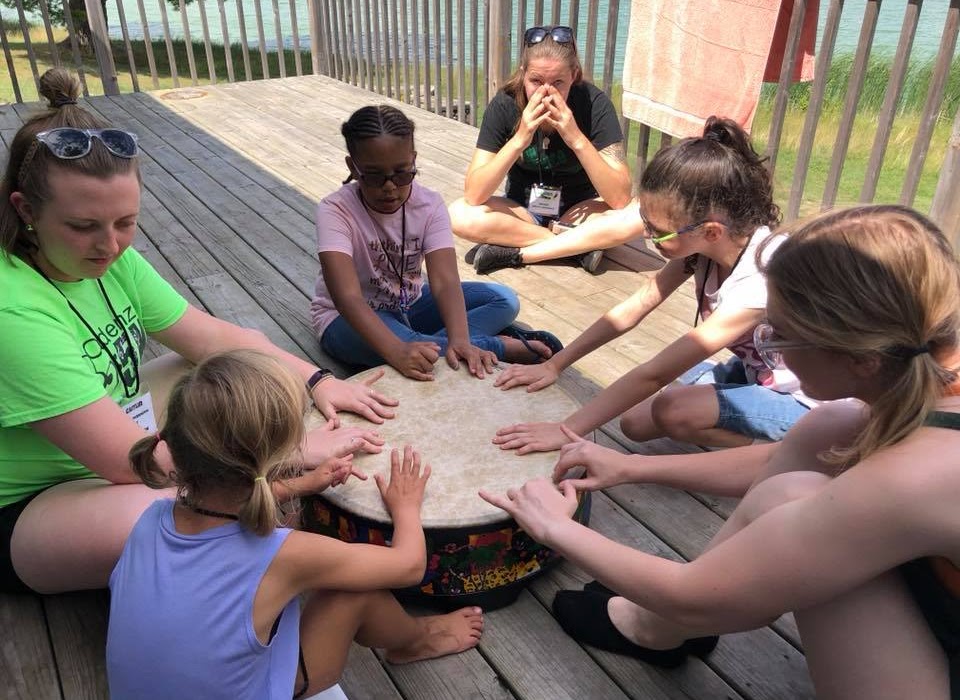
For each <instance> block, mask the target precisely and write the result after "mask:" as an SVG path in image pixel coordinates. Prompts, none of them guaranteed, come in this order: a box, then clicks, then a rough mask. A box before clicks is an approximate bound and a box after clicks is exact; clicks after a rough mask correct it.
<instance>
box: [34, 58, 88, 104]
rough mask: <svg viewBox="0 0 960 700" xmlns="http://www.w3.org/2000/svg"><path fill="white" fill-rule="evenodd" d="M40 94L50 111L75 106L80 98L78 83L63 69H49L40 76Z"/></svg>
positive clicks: (73, 76) (71, 74)
mask: <svg viewBox="0 0 960 700" xmlns="http://www.w3.org/2000/svg"><path fill="white" fill-rule="evenodd" d="M40 94H41V95H42V96H43V97H44V98H46V100H47V104H48V106H49V107H50V109H60V108H61V107H64V106H66V105H75V104H77V98H78V97H80V81H79V80H77V77H76V76H75V75H74V74H73V73H71V72H69V71H67V70H65V69H63V68H51V69H50V70H48V71H47V72H45V73H44V74H43V75H41V76H40Z"/></svg>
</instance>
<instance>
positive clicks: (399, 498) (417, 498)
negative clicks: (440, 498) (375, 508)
mask: <svg viewBox="0 0 960 700" xmlns="http://www.w3.org/2000/svg"><path fill="white" fill-rule="evenodd" d="M373 478H374V480H375V481H376V482H377V488H379V489H380V496H381V497H382V498H383V503H384V505H385V506H386V507H387V511H388V512H389V513H390V515H391V517H393V519H394V520H396V518H397V515H398V514H400V513H402V512H403V511H404V510H405V509H411V510H413V512H414V513H416V514H417V516H418V517H419V515H420V506H421V505H422V504H423V491H424V488H426V485H427V479H429V478H430V465H429V464H426V465H424V467H423V471H422V472H421V471H420V453H419V452H417V451H416V450H414V449H413V448H412V447H411V446H410V445H407V446H406V447H404V448H403V456H402V457H401V455H400V450H398V449H394V450H393V451H391V452H390V482H389V483H386V479H385V477H384V476H383V475H382V474H374V475H373Z"/></svg>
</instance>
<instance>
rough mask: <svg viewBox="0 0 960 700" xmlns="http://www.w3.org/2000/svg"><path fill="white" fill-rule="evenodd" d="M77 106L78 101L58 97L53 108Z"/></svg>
mask: <svg viewBox="0 0 960 700" xmlns="http://www.w3.org/2000/svg"><path fill="white" fill-rule="evenodd" d="M75 104H77V101H76V100H72V99H70V98H69V97H58V98H57V99H55V100H54V101H53V108H54V109H60V108H61V107H65V106H67V105H75Z"/></svg>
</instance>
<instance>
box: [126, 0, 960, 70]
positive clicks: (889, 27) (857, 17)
mask: <svg viewBox="0 0 960 700" xmlns="http://www.w3.org/2000/svg"><path fill="white" fill-rule="evenodd" d="M164 1H165V0H144V4H145V5H146V6H147V7H146V17H147V24H148V29H149V31H150V36H151V38H152V39H158V38H162V37H163V25H162V23H161V20H160V9H159V4H158V3H159V2H164ZM255 1H256V0H247V2H246V3H244V7H243V9H244V21H245V24H246V28H247V35H248V42H249V44H250V46H251V47H256V46H259V41H258V38H257V29H256V27H257V24H256V13H255V10H254V5H253V3H254V2H255ZM333 1H335V2H336V1H343V0H333ZM949 1H950V0H925V2H924V3H923V6H922V10H921V12H920V20H919V26H918V27H917V34H916V38H915V39H914V47H913V58H914V59H915V60H921V61H928V60H930V59H931V58H933V57H934V56H935V55H936V52H937V50H938V48H939V45H940V36H941V34H942V32H943V25H944V21H945V19H946V13H947V8H948V6H949ZM261 2H262V3H263V7H262V15H263V24H264V35H265V45H266V46H267V48H268V49H275V48H276V46H277V40H276V31H275V23H274V16H273V6H272V3H268V2H266V1H265V0H261ZM295 2H296V8H297V24H298V30H299V35H300V44H301V48H303V49H305V50H306V49H309V46H310V42H309V14H308V11H307V0H295ZM588 2H589V0H583V1H582V2H581V3H580V14H581V17H580V27H579V31H580V33H581V34H583V33H585V31H586V5H587V4H588ZM544 4H545V5H547V12H548V13H549V5H550V3H544ZM279 5H280V14H281V22H280V23H281V28H282V35H283V43H284V45H285V46H286V48H292V46H293V39H292V31H291V29H290V10H289V0H281V1H280V3H279ZM481 5H482V3H481ZM827 5H828V3H827V0H821V7H820V27H821V31H822V28H823V25H824V23H825V22H826V15H827ZM906 5H907V2H906V0H886V2H884V3H883V4H882V5H881V10H880V15H879V18H878V22H877V32H876V39H875V43H874V51H875V52H886V53H888V54H893V52H894V50H895V48H896V46H897V41H898V39H899V35H900V27H901V25H902V23H903V16H904V10H905V8H906ZM532 6H533V3H532V2H531V3H528V7H529V17H528V22H527V24H528V25H529V24H532V22H533V9H532ZM865 6H866V0H847V2H846V3H845V4H844V10H843V14H842V16H841V20H840V27H839V33H838V36H837V48H836V53H853V51H854V50H855V49H856V46H857V37H858V35H859V32H860V26H861V24H862V18H863V11H864V7H865ZM166 7H167V15H168V21H169V24H170V30H171V33H172V34H173V36H175V37H182V36H183V34H184V32H183V25H182V24H181V21H180V14H179V12H177V11H175V10H174V9H173V7H172V5H169V4H168V5H167V6H166ZM205 7H206V11H207V19H208V21H209V23H210V34H211V41H214V42H216V43H221V42H222V40H223V37H222V34H221V31H220V15H219V12H218V9H217V5H216V3H215V2H212V1H211V0H207V2H206V4H205ZM567 7H568V2H566V1H564V2H563V3H562V7H561V17H566V16H567ZM608 7H609V4H608V3H607V2H606V1H605V0H601V2H600V5H599V12H598V18H599V22H598V24H599V25H600V26H605V24H606V17H607V11H608ZM124 12H125V14H126V17H127V22H128V29H129V32H130V35H131V37H132V38H142V36H143V32H142V29H141V27H140V21H139V12H138V10H137V4H136V1H135V0H124ZM226 13H227V31H228V34H229V36H230V40H231V41H233V42H235V43H237V42H238V41H239V23H238V21H237V10H236V4H235V3H234V2H232V1H231V0H227V1H226ZM108 15H109V17H108V21H109V26H110V34H111V35H112V36H114V37H116V38H121V37H122V34H121V31H120V24H119V19H118V18H117V12H116V7H115V6H114V5H113V4H112V3H109V4H108ZM187 16H188V21H189V25H190V34H191V38H193V39H194V40H195V41H196V40H198V39H202V36H203V35H202V33H201V25H200V12H199V9H198V8H197V5H196V3H191V4H190V5H188V10H187ZM432 21H433V17H432V11H431V23H432ZM481 21H482V20H481ZM629 21H630V2H627V1H623V2H621V3H620V15H619V20H618V26H619V27H620V28H622V31H626V28H627V27H628V26H629ZM456 31H457V29H456V21H455V22H454V32H456ZM468 37H469V32H468ZM618 43H619V44H620V48H619V50H618V52H617V53H618V55H617V56H616V63H615V66H614V71H615V72H614V75H615V76H619V75H620V74H621V73H622V69H623V53H624V44H625V41H624V40H623V39H622V38H621V40H620V42H618ZM454 44H456V40H454ZM604 44H605V42H604V37H603V36H601V37H598V46H597V53H596V56H597V58H596V63H597V65H600V64H601V63H602V61H603V52H604ZM442 45H443V44H442V42H441V46H442ZM818 46H819V39H818ZM481 54H482V50H481ZM481 60H482V58H481Z"/></svg>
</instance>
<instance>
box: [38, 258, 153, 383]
mask: <svg viewBox="0 0 960 700" xmlns="http://www.w3.org/2000/svg"><path fill="white" fill-rule="evenodd" d="M31 262H32V263H33V268H34V269H35V270H36V271H37V272H38V273H40V276H41V277H43V279H45V280H46V281H47V284H49V285H50V286H51V287H53V288H54V289H56V290H57V291H58V292H59V293H60V296H62V297H63V300H64V301H66V302H67V306H69V307H70V310H71V311H72V312H73V314H74V316H76V317H77V318H79V319H80V322H81V323H83V325H84V327H85V328H86V329H87V332H89V333H90V337H92V338H93V339H94V340H96V341H97V344H98V345H99V346H100V349H101V350H103V352H104V354H105V355H106V356H107V357H108V358H110V364H112V365H113V369H114V370H116V372H117V378H118V379H119V380H120V383H121V384H122V385H123V395H124V397H125V398H128V399H132V398H134V397H135V396H137V395H138V394H139V393H140V363H139V361H138V360H137V353H136V350H135V349H134V347H133V339H132V338H131V337H130V333H129V332H128V331H127V326H126V324H125V323H123V321H122V320H121V319H120V315H119V314H118V313H117V310H116V309H115V308H113V302H111V301H110V297H109V296H108V295H107V290H106V289H105V288H104V286H103V280H101V279H99V278H98V279H97V286H98V287H99V288H100V294H101V295H102V296H103V298H104V301H106V302H107V308H108V309H109V310H110V317H111V319H112V320H113V322H114V323H116V324H117V326H118V327H119V328H120V329H121V330H122V331H123V337H124V339H125V340H126V341H127V348H128V352H127V354H128V356H129V357H130V362H132V363H133V377H134V379H133V382H132V383H129V384H128V383H127V378H126V377H125V376H124V374H123V366H122V365H121V364H120V361H119V359H117V356H116V355H114V354H113V353H112V352H110V349H109V348H108V347H107V344H106V343H104V342H103V340H101V338H100V336H99V335H97V332H96V331H95V330H94V329H93V326H91V325H90V322H89V321H87V319H86V318H84V317H83V314H81V313H80V311H79V310H78V309H77V307H76V306H74V305H73V302H72V301H70V299H69V298H68V297H67V295H66V294H64V293H63V290H62V289H60V287H58V286H57V285H56V284H54V283H53V280H52V279H50V278H49V277H47V273H45V272H44V271H43V270H42V269H41V268H40V265H39V264H38V263H37V261H36V260H33V259H31Z"/></svg>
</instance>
